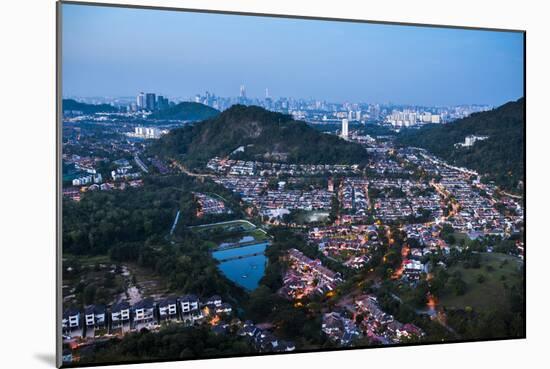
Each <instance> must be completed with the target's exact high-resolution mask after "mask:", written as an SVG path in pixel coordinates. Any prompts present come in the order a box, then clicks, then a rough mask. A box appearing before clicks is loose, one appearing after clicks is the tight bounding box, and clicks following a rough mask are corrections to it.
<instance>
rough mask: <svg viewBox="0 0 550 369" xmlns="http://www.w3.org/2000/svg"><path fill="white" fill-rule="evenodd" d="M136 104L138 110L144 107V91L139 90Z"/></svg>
mask: <svg viewBox="0 0 550 369" xmlns="http://www.w3.org/2000/svg"><path fill="white" fill-rule="evenodd" d="M136 104H137V108H138V109H139V110H143V109H145V93H143V92H140V93H139V95H137V98H136Z"/></svg>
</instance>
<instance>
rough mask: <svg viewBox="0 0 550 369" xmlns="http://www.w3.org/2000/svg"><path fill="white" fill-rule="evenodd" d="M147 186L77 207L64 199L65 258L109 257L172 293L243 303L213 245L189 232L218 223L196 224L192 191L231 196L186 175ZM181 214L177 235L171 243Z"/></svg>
mask: <svg viewBox="0 0 550 369" xmlns="http://www.w3.org/2000/svg"><path fill="white" fill-rule="evenodd" d="M144 181H145V185H144V186H143V187H142V188H137V189H127V190H125V191H109V192H107V191H98V192H89V193H86V194H84V196H83V198H82V200H81V201H80V202H78V203H77V202H73V201H72V200H67V199H65V200H64V204H63V227H64V232H63V251H64V253H65V254H71V255H109V257H110V259H111V260H113V261H115V262H118V263H135V264H136V265H138V266H139V267H142V268H146V269H148V270H151V271H154V274H155V275H159V276H161V277H162V278H163V279H165V280H166V282H167V284H168V286H169V289H170V290H172V291H182V292H189V293H195V294H198V295H203V296H208V295H212V294H220V295H222V296H228V297H230V298H240V296H241V295H242V291H240V290H239V289H238V288H237V287H235V285H233V284H232V283H231V282H230V281H228V280H227V279H226V278H224V277H223V276H222V275H221V274H220V273H219V271H218V268H217V266H216V262H215V261H214V260H213V259H212V258H211V257H210V254H209V253H210V246H209V244H208V243H206V242H205V241H204V240H203V239H201V238H200V237H199V236H197V235H196V234H195V233H194V232H192V231H190V230H188V229H187V228H186V227H185V225H188V224H196V223H198V222H199V221H203V220H206V221H209V220H215V219H204V218H200V219H198V218H196V203H195V201H194V200H193V196H192V194H191V193H190V191H197V190H199V191H200V190H204V191H209V192H218V193H222V194H224V196H225V197H229V196H232V195H231V194H229V193H225V192H224V191H226V190H225V189H223V188H220V187H219V186H218V185H216V184H214V183H211V182H205V183H202V182H200V181H198V180H196V179H194V178H192V177H188V176H184V175H179V176H165V177H146V178H145V179H144ZM178 209H179V210H180V212H181V213H180V222H179V223H178V228H177V232H176V233H175V235H174V237H168V236H169V231H170V228H171V225H172V223H173V221H174V217H175V214H176V211H177V210H178Z"/></svg>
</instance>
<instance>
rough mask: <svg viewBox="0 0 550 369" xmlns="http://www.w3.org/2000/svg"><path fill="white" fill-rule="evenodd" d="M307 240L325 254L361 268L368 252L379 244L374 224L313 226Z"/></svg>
mask: <svg viewBox="0 0 550 369" xmlns="http://www.w3.org/2000/svg"><path fill="white" fill-rule="evenodd" d="M308 240H309V242H311V243H313V244H314V245H316V246H317V248H318V249H319V251H321V252H322V253H323V254H324V255H325V256H327V257H330V258H331V259H334V260H337V261H339V262H341V263H342V264H344V265H345V266H347V267H349V268H351V269H361V268H363V267H364V266H365V265H366V264H367V263H368V262H369V260H370V256H369V254H370V252H371V251H372V250H375V249H376V248H377V247H378V246H379V245H380V242H379V240H378V228H377V227H376V226H375V225H369V226H366V225H356V226H344V225H340V226H329V227H315V228H313V229H311V230H310V231H309V233H308Z"/></svg>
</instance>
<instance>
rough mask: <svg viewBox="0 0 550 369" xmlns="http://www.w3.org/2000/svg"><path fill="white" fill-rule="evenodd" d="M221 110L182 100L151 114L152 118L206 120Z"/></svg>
mask: <svg viewBox="0 0 550 369" xmlns="http://www.w3.org/2000/svg"><path fill="white" fill-rule="evenodd" d="M219 113H220V112H219V111H218V110H216V109H214V108H211V107H209V106H207V105H204V104H200V103H195V102H182V103H179V104H177V105H174V106H172V107H169V108H167V109H163V110H160V111H157V112H155V113H153V114H151V116H150V118H152V119H170V120H204V119H209V118H212V117H215V116H216V115H218V114H219Z"/></svg>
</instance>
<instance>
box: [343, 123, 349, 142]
mask: <svg viewBox="0 0 550 369" xmlns="http://www.w3.org/2000/svg"><path fill="white" fill-rule="evenodd" d="M348 124H349V123H348V120H347V119H346V118H344V119H342V137H343V138H348Z"/></svg>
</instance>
